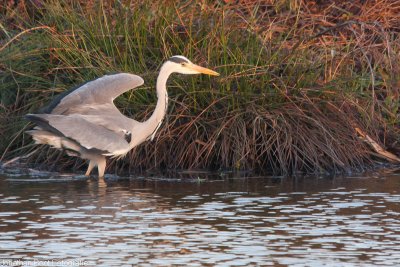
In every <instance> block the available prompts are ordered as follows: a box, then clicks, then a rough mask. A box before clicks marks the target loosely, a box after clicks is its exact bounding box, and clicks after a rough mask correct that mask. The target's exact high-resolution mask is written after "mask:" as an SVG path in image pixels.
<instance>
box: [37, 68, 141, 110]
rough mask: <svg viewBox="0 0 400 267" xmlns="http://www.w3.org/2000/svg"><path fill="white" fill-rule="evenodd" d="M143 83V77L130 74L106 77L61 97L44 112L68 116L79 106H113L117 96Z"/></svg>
mask: <svg viewBox="0 0 400 267" xmlns="http://www.w3.org/2000/svg"><path fill="white" fill-rule="evenodd" d="M143 83H144V81H143V79H142V78H141V77H139V76H137V75H134V74H130V73H117V74H112V75H104V76H103V77H100V78H98V79H96V80H92V81H89V82H87V83H84V84H82V85H80V86H78V87H76V88H73V89H71V90H69V91H67V92H66V93H64V94H61V95H59V96H58V97H56V98H55V99H54V100H53V101H52V102H51V103H50V105H48V106H47V107H45V108H44V109H42V112H43V113H52V114H64V115H66V114H71V112H69V110H71V109H73V108H75V107H77V106H90V105H96V104H97V105H98V104H112V103H113V100H114V99H115V98H116V97H117V96H119V95H121V94H123V93H124V92H126V91H128V90H130V89H133V88H136V87H138V86H140V85H142V84H143Z"/></svg>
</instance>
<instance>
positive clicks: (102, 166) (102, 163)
mask: <svg viewBox="0 0 400 267" xmlns="http://www.w3.org/2000/svg"><path fill="white" fill-rule="evenodd" d="M97 169H98V171H99V178H103V177H104V172H105V170H106V157H99V159H98V160H97Z"/></svg>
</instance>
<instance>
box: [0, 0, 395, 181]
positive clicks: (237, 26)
mask: <svg viewBox="0 0 400 267" xmlns="http://www.w3.org/2000/svg"><path fill="white" fill-rule="evenodd" d="M233 2H234V3H233ZM236 2H238V3H236ZM326 2H329V4H328V3H326ZM326 2H325V1H323V3H322V4H320V3H318V1H302V0H266V1H255V0H247V1H245V0H243V1H210V2H207V1H189V2H186V1H183V2H182V1H181V2H177V1H153V2H151V3H150V1H124V0H120V1H105V0H104V1H77V0H62V1H54V0H46V1H44V0H43V1H41V0H36V1H29V2H28V1H26V2H24V1H19V2H18V4H15V3H14V2H13V1H9V2H8V3H9V4H7V5H5V6H4V7H2V8H0V14H1V19H0V38H1V39H0V58H1V62H0V79H1V81H2V83H1V85H0V96H1V103H0V124H1V128H0V134H1V136H2V138H1V139H2V140H0V152H1V158H2V159H3V160H4V159H8V158H12V157H15V156H18V155H22V154H27V153H29V152H32V151H34V150H35V149H37V146H34V145H32V142H31V140H30V138H29V136H27V135H25V134H24V130H26V129H27V128H28V127H29V126H28V124H27V122H26V121H24V120H23V119H22V116H23V115H24V114H26V113H28V112H34V111H35V110H37V109H38V108H39V107H41V106H43V105H45V104H46V103H48V102H49V100H50V99H51V98H52V97H53V96H55V95H56V94H58V93H60V92H62V91H64V90H66V89H68V88H69V87H71V86H73V85H77V84H79V83H81V82H84V81H85V80H89V79H93V78H95V77H99V76H101V75H103V74H105V73H109V72H115V71H118V72H131V73H136V74H139V75H141V76H142V77H143V78H144V79H145V81H146V83H145V85H144V86H143V87H142V88H139V89H137V90H135V91H133V92H128V93H126V94H124V95H123V96H121V97H120V98H118V99H117V101H116V104H117V106H119V107H120V108H121V110H122V111H123V112H124V113H125V114H127V115H129V116H132V117H134V118H135V119H137V120H144V119H146V118H147V117H148V115H149V113H150V112H151V111H152V110H153V108H154V106H155V102H156V94H155V90H154V89H153V88H154V87H155V79H156V76H157V70H158V68H159V67H160V65H161V64H162V62H163V61H165V59H167V58H168V57H169V56H171V55H176V54H182V55H185V56H187V57H188V58H190V59H192V61H193V62H196V63H199V64H200V65H204V66H207V67H211V68H214V69H215V70H217V71H218V72H220V73H221V76H220V78H217V79H214V78H213V79H210V78H209V77H200V76H196V77H180V76H175V77H173V78H172V79H171V81H170V84H169V95H170V98H171V100H170V105H169V109H168V115H167V117H166V119H165V122H164V124H163V127H162V128H161V130H160V131H159V132H158V134H157V136H156V138H155V141H154V142H152V143H145V144H143V145H141V146H140V147H137V148H136V149H135V150H134V151H132V152H131V153H129V154H128V155H127V157H125V158H124V159H123V160H121V161H118V162H117V161H113V163H112V164H110V165H109V166H110V168H113V169H115V170H116V171H138V170H143V169H153V168H154V169H187V168H206V169H210V168H211V169H245V170H248V169H253V170H258V171H268V172H273V173H275V174H291V173H296V172H299V171H301V172H309V173H310V172H338V171H350V170H358V171H361V170H363V169H365V168H368V167H372V166H374V164H376V163H377V162H381V161H382V160H383V159H382V157H381V156H379V154H377V153H376V151H373V150H372V149H371V147H370V145H369V144H368V143H367V142H365V141H364V140H363V139H362V138H360V136H359V134H358V133H357V131H356V130H355V129H361V130H362V132H364V133H367V134H368V136H369V137H371V138H372V139H373V140H375V141H376V142H377V143H379V144H380V145H381V147H383V148H385V149H387V150H388V151H392V152H393V153H394V154H396V153H398V152H399V143H398V140H399V137H400V130H399V119H400V117H399V85H400V83H399V78H400V76H399V74H400V72H399V70H400V69H399V62H400V61H399V59H400V56H399V55H400V54H399V52H400V51H399V48H400V43H399V31H400V15H399V14H400V2H398V1H390V0H381V1H326ZM28 5H29V6H28ZM27 160H28V162H30V163H36V164H39V163H40V164H43V166H50V167H51V165H49V164H54V163H55V162H57V166H58V167H59V168H71V167H73V168H75V169H79V168H80V167H81V166H82V162H81V161H80V160H79V159H71V158H68V157H64V156H63V154H61V153H60V152H57V151H55V150H53V149H48V148H45V147H42V148H40V149H38V150H36V152H34V153H33V154H31V156H30V157H29V158H28V159H27Z"/></svg>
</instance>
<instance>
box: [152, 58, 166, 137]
mask: <svg viewBox="0 0 400 267" xmlns="http://www.w3.org/2000/svg"><path fill="white" fill-rule="evenodd" d="M170 75H171V71H170V70H169V68H168V67H167V66H165V65H164V66H162V67H161V70H160V74H159V75H158V78H157V85H156V88H157V97H158V99H157V105H156V109H155V110H154V112H153V114H152V115H151V117H150V118H149V119H148V120H147V121H146V124H147V125H148V126H149V128H148V129H150V130H151V133H150V134H154V133H155V131H156V130H157V129H158V127H159V125H160V124H161V121H162V120H163V119H164V116H165V113H166V110H167V104H168V93H167V80H168V77H169V76H170Z"/></svg>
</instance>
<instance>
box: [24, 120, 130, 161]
mask: <svg viewBox="0 0 400 267" xmlns="http://www.w3.org/2000/svg"><path fill="white" fill-rule="evenodd" d="M31 116H35V117H38V118H41V119H44V120H46V121H47V122H48V124H49V125H50V126H51V127H53V128H55V129H56V130H57V131H59V132H60V133H62V134H63V135H64V136H65V137H67V138H70V139H72V140H74V141H76V142H77V143H79V145H81V146H82V147H84V148H86V149H88V150H91V149H96V150H100V151H103V154H119V153H120V152H121V151H125V150H127V148H128V147H129V144H128V142H127V141H126V140H125V138H124V135H123V133H121V134H119V133H116V132H114V131H112V130H109V129H107V128H104V127H103V126H101V125H96V124H93V123H90V122H89V121H87V120H85V119H84V118H83V117H81V116H80V115H69V116H63V115H51V114H35V115H31Z"/></svg>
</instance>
